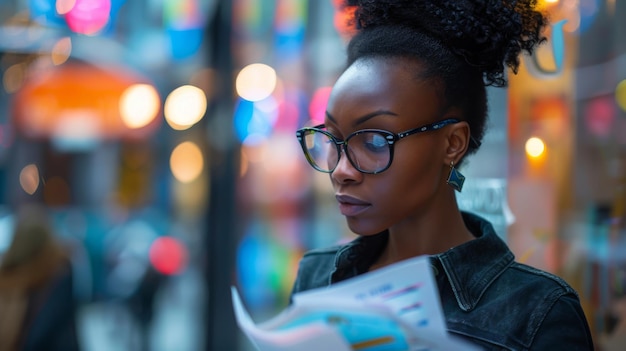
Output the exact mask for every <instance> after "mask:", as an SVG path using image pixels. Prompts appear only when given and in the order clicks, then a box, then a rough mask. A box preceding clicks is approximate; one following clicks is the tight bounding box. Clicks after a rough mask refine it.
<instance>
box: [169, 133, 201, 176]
mask: <svg viewBox="0 0 626 351" xmlns="http://www.w3.org/2000/svg"><path fill="white" fill-rule="evenodd" d="M170 169H171V171H172V174H173V175H174V178H176V180H178V181H179V182H181V183H189V182H192V181H193V180H195V179H196V178H198V176H199V175H200V174H201V173H202V170H203V169H204V159H203V157H202V151H201V150H200V148H199V147H198V145H196V144H195V143H193V142H191V141H185V142H183V143H180V144H179V145H178V146H176V148H174V151H172V155H171V156H170Z"/></svg>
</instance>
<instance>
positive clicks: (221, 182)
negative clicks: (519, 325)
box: [0, 0, 626, 351]
mask: <svg viewBox="0 0 626 351" xmlns="http://www.w3.org/2000/svg"><path fill="white" fill-rule="evenodd" d="M538 2H539V3H540V6H542V7H543V8H544V9H545V10H546V11H548V12H549V14H550V17H551V19H552V27H551V28H550V30H549V31H548V32H547V33H546V34H547V35H548V37H549V41H548V42H547V43H546V44H545V45H543V46H542V47H541V48H540V50H539V51H538V52H537V53H536V55H535V57H533V58H530V57H523V58H522V65H521V67H520V70H519V72H518V74H517V75H514V76H511V77H510V85H509V88H508V89H493V90H490V91H489V93H490V95H491V97H490V98H491V100H490V101H491V102H490V103H491V106H490V122H489V130H488V133H487V135H486V137H485V141H484V144H483V147H482V149H481V152H479V153H478V154H477V155H475V156H472V157H471V158H470V159H468V163H467V165H466V166H465V167H466V168H465V170H464V173H465V175H466V176H467V178H468V180H467V181H466V187H465V188H464V190H463V193H461V194H459V196H458V200H459V204H460V205H461V207H462V208H463V209H467V210H471V211H474V212H476V213H478V214H481V215H483V216H484V217H486V218H488V219H490V220H491V221H492V222H493V223H494V225H495V226H496V228H497V229H498V231H499V234H500V235H501V236H502V237H503V238H504V239H505V240H506V241H507V242H508V243H509V245H510V246H511V248H512V250H513V251H514V253H515V254H516V257H517V260H518V261H521V262H524V263H528V264H531V265H534V266H537V267H539V268H542V269H545V270H548V271H551V272H553V273H556V274H559V275H561V276H562V277H564V278H565V279H566V280H567V281H568V282H569V283H570V284H571V285H572V286H574V287H575V288H576V289H577V291H578V292H579V294H580V296H581V301H582V304H583V307H584V309H585V313H586V315H587V318H588V320H589V323H590V326H591V328H592V332H593V335H594V338H595V341H596V343H597V344H598V345H597V346H598V349H600V350H617V349H621V350H623V349H624V346H625V345H626V290H625V289H626V224H625V223H626V213H625V211H626V22H624V21H623V19H624V18H626V2H624V1H618V0H541V1H538ZM346 11H347V10H346V9H344V8H342V7H341V6H340V1H338V0H310V1H307V0H232V1H226V0H1V1H0V76H1V77H2V81H1V87H0V257H2V258H1V259H0V271H1V269H2V267H5V268H6V267H9V268H11V267H13V270H14V271H18V272H22V273H21V274H20V275H19V276H16V275H10V274H4V273H2V274H0V316H17V317H15V318H14V317H11V318H12V319H9V318H8V317H7V318H0V335H2V340H18V339H17V337H15V336H16V335H22V336H24V335H26V336H25V337H24V338H26V339H28V341H27V343H31V344H33V345H35V344H36V342H37V341H40V342H41V341H42V340H43V341H44V342H46V344H44V345H48V347H47V348H46V349H52V345H53V344H54V345H65V346H59V348H58V349H63V350H72V349H80V350H86V351H99V350H120V351H124V350H158V351H166V350H167V351H169V350H176V351H186V350H190V351H191V350H194V351H195V350H251V346H250V345H249V343H248V341H247V340H246V338H245V337H244V336H243V335H242V334H241V332H240V331H239V329H238V328H237V327H236V325H235V321H234V317H233V313H232V305H231V300H230V286H231V285H234V286H236V287H237V289H238V290H239V292H240V294H241V296H242V299H243V302H244V304H245V305H246V307H247V308H248V310H249V312H250V314H251V315H252V317H253V319H254V320H255V321H257V322H262V321H264V320H267V319H269V318H271V317H272V316H274V315H275V314H277V313H278V312H279V311H280V310H282V309H283V308H284V307H286V305H287V302H288V295H289V292H290V289H291V284H292V283H293V280H294V278H295V273H296V269H297V263H298V260H299V259H300V257H301V255H302V254H303V252H304V251H306V250H308V249H311V248H314V247H320V246H326V245H331V244H334V243H337V242H341V241H346V240H350V239H351V238H353V234H351V233H350V232H349V231H348V229H347V227H346V226H345V223H344V220H343V218H341V217H340V215H339V214H338V213H337V212H338V211H337V210H336V208H335V203H334V200H333V197H332V189H331V188H330V184H329V182H328V179H327V176H325V175H323V174H318V173H316V172H314V171H313V170H312V169H311V168H310V166H308V164H306V162H305V160H304V157H303V156H302V155H301V150H300V148H299V145H298V144H297V141H296V138H295V134H294V132H295V130H296V129H297V128H298V127H301V126H303V125H307V124H313V123H316V122H319V121H321V120H323V117H324V116H323V113H324V108H325V104H326V101H327V98H328V94H329V91H330V86H331V85H332V84H333V82H334V81H335V79H336V78H337V77H338V75H339V74H340V73H341V70H342V68H343V64H344V45H345V43H346V39H347V38H348V37H349V35H350V32H349V29H348V28H346V27H345V26H344V22H343V19H345V17H346V15H347V12H346ZM15 267H17V268H15ZM44 268H45V269H44ZM34 272H39V273H37V274H35V273H34ZM42 272H43V273H42ZM24 277H28V278H27V279H26V278H24ZM7 320H9V322H7ZM18 321H21V322H18ZM21 325H25V326H26V327H25V328H24V330H21V331H20V330H19V328H20V326H21ZM7 335H8V336H11V335H13V339H9V337H8V336H7ZM7 342H8V341H7ZM35 349H36V348H35ZM55 349H57V348H55Z"/></svg>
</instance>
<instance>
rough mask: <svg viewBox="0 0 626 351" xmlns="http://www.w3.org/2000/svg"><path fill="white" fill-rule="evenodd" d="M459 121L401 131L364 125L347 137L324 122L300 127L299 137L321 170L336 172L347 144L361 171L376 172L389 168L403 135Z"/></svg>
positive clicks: (351, 156) (311, 162)
mask: <svg viewBox="0 0 626 351" xmlns="http://www.w3.org/2000/svg"><path fill="white" fill-rule="evenodd" d="M459 122H460V121H459V120H458V119H454V118H449V119H445V120H443V121H439V122H435V123H432V124H428V125H425V126H421V127H418V128H414V129H410V130H407V131H405V132H402V133H397V134H396V133H392V132H390V131H386V130H381V129H363V130H358V131H356V132H354V133H352V134H350V135H348V137H347V138H346V139H345V140H339V139H337V138H335V137H334V136H333V135H332V134H330V133H329V132H328V131H326V130H325V129H324V128H325V126H324V125H323V124H320V125H318V126H315V127H307V128H301V129H298V130H297V131H296V137H297V138H298V141H299V142H300V146H302V151H304V156H306V159H307V161H309V164H311V166H313V168H315V169H316V170H318V171H320V172H324V173H332V172H333V171H334V170H335V168H337V165H338V164H339V158H340V157H341V149H342V147H343V151H344V153H345V154H346V156H347V157H348V160H349V161H350V164H352V166H354V168H356V169H357V170H358V171H359V172H361V173H366V174H376V173H380V172H383V171H385V170H386V169H387V168H389V166H390V165H391V161H392V160H393V146H394V145H395V143H396V142H397V141H399V140H400V139H403V138H405V137H408V136H409V135H413V134H417V133H422V132H428V131H431V130H437V129H441V128H443V127H444V126H447V125H448V124H454V123H459Z"/></svg>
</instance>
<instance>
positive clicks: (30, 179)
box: [20, 164, 39, 195]
mask: <svg viewBox="0 0 626 351" xmlns="http://www.w3.org/2000/svg"><path fill="white" fill-rule="evenodd" d="M20 185H21V186H22V189H23V190H24V191H25V192H26V193H27V194H28V195H32V194H34V193H35V191H37V188H39V169H38V168H37V166H36V165H34V164H29V165H27V166H26V167H24V168H22V171H21V172H20Z"/></svg>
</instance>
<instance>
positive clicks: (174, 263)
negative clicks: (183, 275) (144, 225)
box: [149, 236, 187, 275]
mask: <svg viewBox="0 0 626 351" xmlns="http://www.w3.org/2000/svg"><path fill="white" fill-rule="evenodd" d="M149 257H150V262H151V263H152V266H153V267H154V269H156V270H157V271H158V272H160V273H162V274H166V275H174V274H178V273H180V272H181V271H182V270H183V269H184V268H185V266H186V264H187V249H186V248H185V246H184V245H183V244H182V243H181V242H180V241H179V240H177V239H176V238H173V237H170V236H162V237H160V238H157V239H155V240H154V241H153V242H152V245H151V246H150V253H149Z"/></svg>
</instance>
